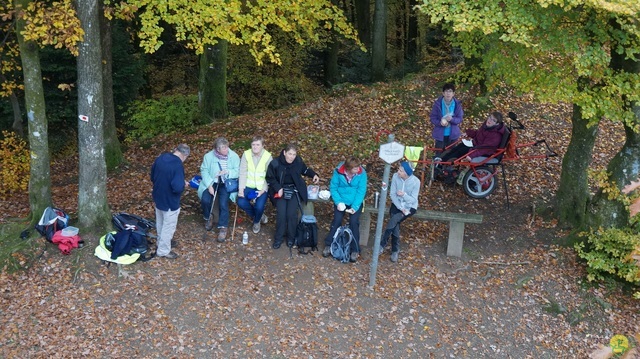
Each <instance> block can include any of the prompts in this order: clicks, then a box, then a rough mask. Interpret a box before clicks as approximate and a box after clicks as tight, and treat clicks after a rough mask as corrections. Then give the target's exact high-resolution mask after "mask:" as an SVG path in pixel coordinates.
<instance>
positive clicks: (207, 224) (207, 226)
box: [204, 219, 213, 232]
mask: <svg viewBox="0 0 640 359" xmlns="http://www.w3.org/2000/svg"><path fill="white" fill-rule="evenodd" d="M204 229H205V230H206V231H207V232H208V231H210V230H212V229H213V221H211V222H209V220H208V219H205V220H204Z"/></svg>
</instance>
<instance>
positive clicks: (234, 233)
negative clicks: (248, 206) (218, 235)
mask: <svg viewBox="0 0 640 359" xmlns="http://www.w3.org/2000/svg"><path fill="white" fill-rule="evenodd" d="M236 201H237V199H236ZM237 220H238V204H237V203H236V214H235V215H234V216H233V231H232V232H231V242H233V238H234V236H235V235H236V221H237Z"/></svg>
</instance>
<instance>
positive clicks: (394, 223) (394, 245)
mask: <svg viewBox="0 0 640 359" xmlns="http://www.w3.org/2000/svg"><path fill="white" fill-rule="evenodd" d="M415 213H416V210H415V209H414V208H411V212H410V213H409V214H408V215H406V216H405V215H404V213H402V211H400V210H399V209H398V207H396V205H395V204H393V203H392V204H391V208H389V222H387V228H386V229H385V230H384V234H383V235H382V239H381V240H380V247H382V248H384V247H385V246H386V245H387V242H388V241H389V237H391V252H398V251H399V250H400V223H402V222H403V221H404V220H405V219H407V218H409V217H411V216H413V215H414V214H415Z"/></svg>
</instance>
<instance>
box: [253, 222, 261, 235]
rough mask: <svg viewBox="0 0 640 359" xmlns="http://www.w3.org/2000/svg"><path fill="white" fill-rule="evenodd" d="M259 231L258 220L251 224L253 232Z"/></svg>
mask: <svg viewBox="0 0 640 359" xmlns="http://www.w3.org/2000/svg"><path fill="white" fill-rule="evenodd" d="M258 232H260V222H258V223H254V224H253V233H258Z"/></svg>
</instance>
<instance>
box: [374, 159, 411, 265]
mask: <svg viewBox="0 0 640 359" xmlns="http://www.w3.org/2000/svg"><path fill="white" fill-rule="evenodd" d="M419 194H420V180H419V179H418V177H416V176H414V175H413V168H411V164H409V162H407V161H404V162H401V163H400V166H399V167H398V172H396V173H394V174H393V178H392V179H391V188H390V190H389V195H390V196H391V202H392V203H391V208H389V221H388V222H387V227H386V229H385V231H384V234H383V235H382V239H381V240H380V247H381V248H380V253H382V251H383V250H384V247H385V246H386V245H387V242H388V241H389V237H391V261H392V262H394V263H396V262H397V261H398V254H399V252H400V223H402V222H403V221H404V220H405V219H407V218H409V217H411V216H413V215H414V214H415V213H416V211H417V210H418V195H419Z"/></svg>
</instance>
